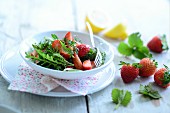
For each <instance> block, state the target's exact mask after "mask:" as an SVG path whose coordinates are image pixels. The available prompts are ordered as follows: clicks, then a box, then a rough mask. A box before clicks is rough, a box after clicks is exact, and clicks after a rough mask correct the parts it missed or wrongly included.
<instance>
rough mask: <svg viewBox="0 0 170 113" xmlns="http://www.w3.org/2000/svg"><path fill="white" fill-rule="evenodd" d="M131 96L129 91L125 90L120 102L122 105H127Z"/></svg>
mask: <svg viewBox="0 0 170 113" xmlns="http://www.w3.org/2000/svg"><path fill="white" fill-rule="evenodd" d="M131 97H132V94H131V92H129V91H126V93H125V96H124V98H123V100H122V103H121V104H122V105H123V106H127V105H128V104H129V102H130V100H131Z"/></svg>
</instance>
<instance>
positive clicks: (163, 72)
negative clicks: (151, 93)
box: [154, 65, 170, 88]
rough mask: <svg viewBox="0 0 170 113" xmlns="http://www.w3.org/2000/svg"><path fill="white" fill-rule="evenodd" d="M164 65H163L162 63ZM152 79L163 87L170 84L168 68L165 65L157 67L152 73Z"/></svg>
mask: <svg viewBox="0 0 170 113" xmlns="http://www.w3.org/2000/svg"><path fill="white" fill-rule="evenodd" d="M164 66H165V65H164ZM154 81H155V83H156V84H158V85H159V86H161V87H163V88H167V87H168V86H170V70H169V68H168V67H167V66H165V68H161V69H159V70H158V71H157V72H156V73H155V74H154Z"/></svg>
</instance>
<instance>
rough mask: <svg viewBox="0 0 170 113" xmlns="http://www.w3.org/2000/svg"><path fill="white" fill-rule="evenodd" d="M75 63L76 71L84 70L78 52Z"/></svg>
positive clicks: (74, 58)
mask: <svg viewBox="0 0 170 113" xmlns="http://www.w3.org/2000/svg"><path fill="white" fill-rule="evenodd" d="M73 63H74V67H75V68H76V69H80V70H82V69H83V64H82V62H81V60H80V58H79V56H78V55H77V54H76V52H74V57H73Z"/></svg>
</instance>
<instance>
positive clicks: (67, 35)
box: [64, 32, 74, 50]
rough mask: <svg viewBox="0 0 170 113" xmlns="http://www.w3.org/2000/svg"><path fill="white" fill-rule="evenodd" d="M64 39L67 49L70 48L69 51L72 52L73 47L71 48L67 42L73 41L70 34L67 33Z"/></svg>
mask: <svg viewBox="0 0 170 113" xmlns="http://www.w3.org/2000/svg"><path fill="white" fill-rule="evenodd" d="M64 38H65V42H66V45H67V47H68V48H70V49H71V50H73V47H71V46H70V45H69V41H74V39H73V37H72V34H71V32H68V33H67V34H66V35H65V37H64Z"/></svg>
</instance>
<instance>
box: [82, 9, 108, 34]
mask: <svg viewBox="0 0 170 113" xmlns="http://www.w3.org/2000/svg"><path fill="white" fill-rule="evenodd" d="M85 22H89V24H90V25H91V28H92V30H93V32H94V33H98V32H100V31H102V30H104V29H105V28H106V27H107V26H108V17H107V15H106V14H105V13H104V12H102V11H99V10H93V11H90V12H88V13H87V15H86V18H85ZM86 29H87V25H86Z"/></svg>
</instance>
